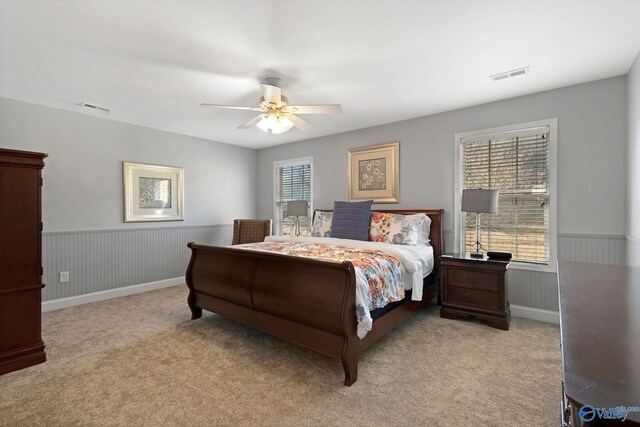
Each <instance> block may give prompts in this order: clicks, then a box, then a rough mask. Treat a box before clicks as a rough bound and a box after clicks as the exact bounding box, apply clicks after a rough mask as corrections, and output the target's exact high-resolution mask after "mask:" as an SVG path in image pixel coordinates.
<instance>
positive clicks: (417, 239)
mask: <svg viewBox="0 0 640 427" xmlns="http://www.w3.org/2000/svg"><path fill="white" fill-rule="evenodd" d="M426 219H428V217H427V216H426V215H425V214H415V215H401V214H394V213H384V212H373V215H372V217H371V227H370V228H369V240H370V241H372V242H382V243H393V244H396V245H418V244H420V245H423V244H425V243H424V239H425V237H424V233H425V232H424V226H423V224H424V223H425V220H426ZM430 224H431V220H429V226H428V227H427V230H429V229H430V227H431V225H430ZM426 236H427V240H426V241H427V242H428V241H429V232H428V231H427V233H426Z"/></svg>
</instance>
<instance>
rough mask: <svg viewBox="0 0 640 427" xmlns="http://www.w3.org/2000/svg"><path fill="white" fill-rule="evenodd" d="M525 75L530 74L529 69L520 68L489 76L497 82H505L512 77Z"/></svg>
mask: <svg viewBox="0 0 640 427" xmlns="http://www.w3.org/2000/svg"><path fill="white" fill-rule="evenodd" d="M525 74H529V67H523V68H518V69H517V70H511V71H505V72H503V73H498V74H494V75H492V76H489V78H491V80H493V81H494V82H497V81H498V80H504V79H508V78H511V77H516V76H522V75H525Z"/></svg>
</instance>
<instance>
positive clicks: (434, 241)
mask: <svg viewBox="0 0 640 427" xmlns="http://www.w3.org/2000/svg"><path fill="white" fill-rule="evenodd" d="M316 211H323V212H332V210H331V209H316V210H315V211H314V212H313V216H314V217H315V215H316ZM371 211H372V212H384V213H394V214H400V215H415V214H419V213H423V214H426V215H427V216H428V217H429V218H431V232H430V233H429V239H430V240H431V246H432V247H433V254H434V258H435V265H436V267H438V266H439V265H440V257H441V256H442V250H443V242H442V217H443V216H444V209H384V210H383V209H371Z"/></svg>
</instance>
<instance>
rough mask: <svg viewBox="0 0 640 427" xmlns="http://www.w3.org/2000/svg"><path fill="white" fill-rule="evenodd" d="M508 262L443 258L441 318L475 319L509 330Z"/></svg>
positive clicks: (453, 257)
mask: <svg viewBox="0 0 640 427" xmlns="http://www.w3.org/2000/svg"><path fill="white" fill-rule="evenodd" d="M508 268H509V262H508V261H497V260H489V259H486V258H484V259H476V258H470V257H464V256H458V255H443V256H442V258H441V260H440V277H441V278H440V283H441V284H442V308H441V309H440V317H445V318H447V319H457V318H460V317H467V316H475V317H476V318H477V319H480V320H483V321H484V322H485V323H486V324H487V325H489V326H491V327H494V328H498V329H504V330H505V331H506V330H509V322H510V321H511V310H510V309H509V301H507V269H508Z"/></svg>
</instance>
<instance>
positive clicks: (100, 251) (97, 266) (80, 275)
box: [42, 224, 233, 301]
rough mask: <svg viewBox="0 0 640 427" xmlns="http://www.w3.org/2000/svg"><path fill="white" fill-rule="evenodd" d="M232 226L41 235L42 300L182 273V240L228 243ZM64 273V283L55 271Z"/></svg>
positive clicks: (186, 250)
mask: <svg viewBox="0 0 640 427" xmlns="http://www.w3.org/2000/svg"><path fill="white" fill-rule="evenodd" d="M232 238H233V225H232V224H223V225H202V226H182V227H180V226H177V227H157V228H136V229H118V230H89V231H71V232H50V233H47V232H45V233H43V236H42V255H43V267H44V277H43V282H44V283H45V284H46V286H45V288H44V289H43V293H42V299H43V301H50V300H57V299H60V298H69V297H74V296H78V295H84V294H92V293H96V292H102V291H107V290H112V289H116V288H122V287H125V286H131V285H138V284H147V283H151V282H157V281H162V280H165V279H170V278H175V277H180V276H184V274H185V272H186V270H187V266H188V263H189V258H190V255H191V251H190V250H189V248H187V243H189V242H197V243H203V244H209V245H230V244H231V240H232ZM61 271H68V272H69V276H70V280H69V282H68V283H59V281H58V273H59V272H61Z"/></svg>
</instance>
